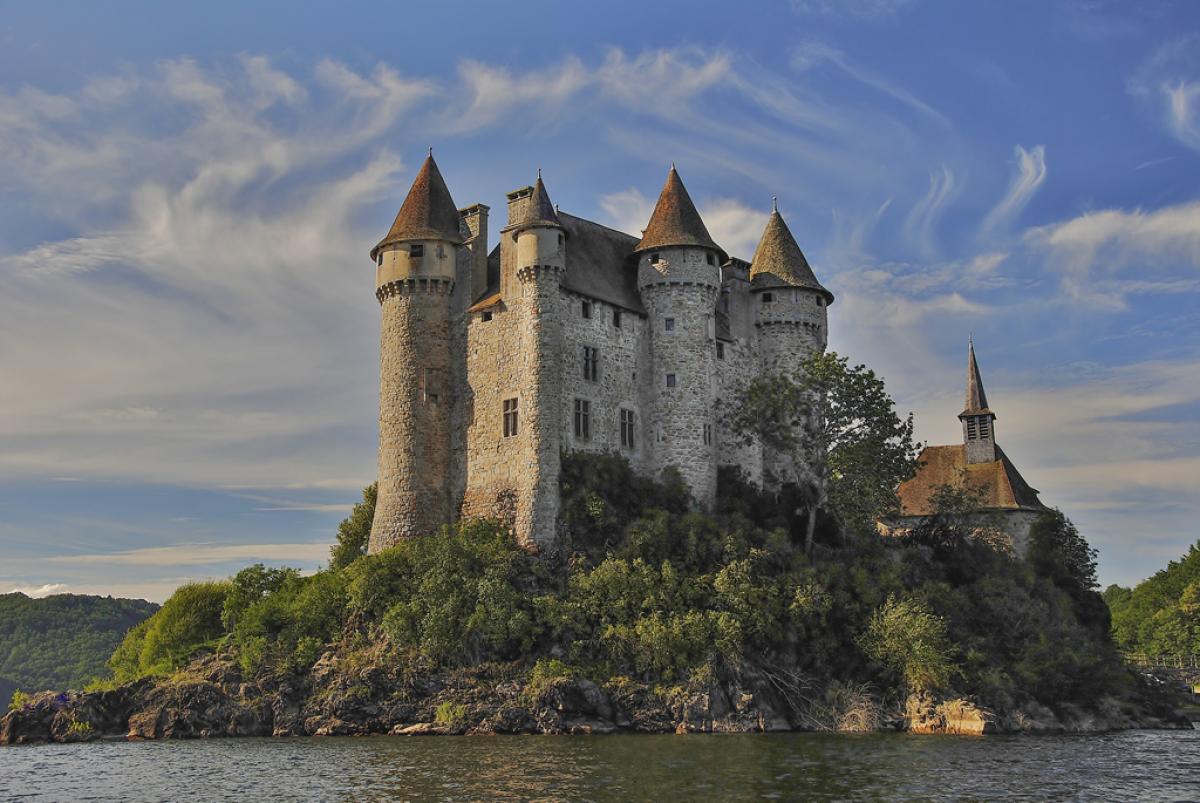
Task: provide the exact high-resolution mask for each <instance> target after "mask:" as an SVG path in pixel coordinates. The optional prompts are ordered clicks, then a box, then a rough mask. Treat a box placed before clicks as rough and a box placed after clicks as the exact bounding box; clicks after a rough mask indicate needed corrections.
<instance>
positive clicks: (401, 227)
mask: <svg viewBox="0 0 1200 803" xmlns="http://www.w3.org/2000/svg"><path fill="white" fill-rule="evenodd" d="M459 219H460V216H459V214H458V207H456V206H455V205H454V199H453V198H451V197H450V190H449V189H448V188H447V187H446V181H445V179H443V178H442V173H441V171H440V170H438V166H437V162H435V161H433V149H432V148H430V149H429V155H428V156H426V157H425V162H424V164H422V165H421V169H420V170H419V171H417V177H416V178H415V179H413V183H412V187H411V188H410V189H409V190H408V195H407V196H406V197H405V198H404V203H403V204H401V205H400V211H399V212H397V213H396V220H395V221H394V222H393V223H392V228H391V229H390V230H389V231H388V233H387V236H386V237H384V238H383V239H382V240H380V241H379V244H378V245H376V246H375V247H374V248H372V249H371V259H372V260H374V259H375V255H376V254H377V253H378V252H379V249H381V248H383V247H384V246H385V245H392V244H393V243H399V242H405V241H407V240H443V241H445V242H449V243H455V244H456V245H457V244H460V243H462V241H463V240H462V233H461V232H460V231H459Z"/></svg>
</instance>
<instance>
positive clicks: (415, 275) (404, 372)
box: [368, 151, 462, 553]
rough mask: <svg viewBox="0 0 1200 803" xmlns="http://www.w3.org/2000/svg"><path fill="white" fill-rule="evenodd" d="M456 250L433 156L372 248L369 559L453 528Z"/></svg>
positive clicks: (454, 217)
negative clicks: (374, 473) (375, 337)
mask: <svg viewBox="0 0 1200 803" xmlns="http://www.w3.org/2000/svg"><path fill="white" fill-rule="evenodd" d="M461 243H462V235H461V233H460V229H459V213H458V210H457V208H456V207H455V205H454V200H453V199H452V198H451V197H450V191H449V190H448V189H447V188H446V182H445V181H444V180H443V179H442V174H441V172H439V171H438V167H437V164H436V163H435V162H434V161H433V152H432V151H430V154H429V156H428V157H427V158H426V159H425V163H424V164H423V165H421V169H420V171H419V172H418V173H417V177H416V179H415V180H414V181H413V185H412V188H411V189H410V190H409V191H408V196H407V197H406V198H405V199H404V203H403V204H402V205H401V207H400V211H399V213H398V214H397V215H396V220H395V222H394V223H393V224H392V228H391V230H390V231H388V233H387V236H386V237H384V238H383V239H382V240H380V242H379V244H378V245H376V246H375V247H374V248H372V249H371V259H372V260H374V262H375V266H376V267H375V287H376V289H375V297H376V298H378V299H379V304H380V306H381V308H382V317H383V325H382V337H381V339H380V381H379V492H378V497H377V501H376V503H375V520H374V522H373V523H372V525H371V540H370V545H369V550H368V551H369V552H371V553H375V552H378V551H379V550H381V549H386V548H387V547H389V546H393V545H394V544H396V543H397V542H398V541H399V540H400V539H402V538H409V537H413V536H417V535H425V534H431V533H435V532H436V531H437V530H438V528H439V527H440V526H441V525H442V524H445V523H448V522H449V521H450V517H451V511H450V493H449V486H450V470H451V466H450V406H451V401H452V400H451V393H450V383H451V379H452V376H453V372H452V370H451V369H452V363H451V331H450V305H451V293H452V292H453V290H454V278H455V268H456V260H457V251H458V248H459V246H460V245H461Z"/></svg>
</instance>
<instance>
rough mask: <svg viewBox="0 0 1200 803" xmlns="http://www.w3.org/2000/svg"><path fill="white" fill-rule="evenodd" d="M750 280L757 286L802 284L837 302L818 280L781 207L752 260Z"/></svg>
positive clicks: (768, 225)
mask: <svg viewBox="0 0 1200 803" xmlns="http://www.w3.org/2000/svg"><path fill="white" fill-rule="evenodd" d="M750 281H751V282H753V284H754V286H755V287H802V288H804V289H807V290H815V291H817V292H818V293H821V294H822V295H824V296H825V301H826V303H833V293H831V292H829V291H828V290H826V289H825V288H824V287H822V286H821V283H820V282H818V281H817V277H816V275H815V274H814V273H813V271H812V268H811V267H809V265H808V260H807V259H805V257H804V252H803V251H801V250H800V246H799V245H798V244H797V243H796V238H795V237H793V236H792V232H791V230H790V229H788V226H787V223H785V222H784V220H783V215H781V214H779V210H778V209H774V210H772V211H771V216H770V217H769V218H768V219H767V227H766V228H765V229H764V230H763V235H762V239H761V240H759V241H758V248H756V249H754V257H753V258H752V259H751V260H750Z"/></svg>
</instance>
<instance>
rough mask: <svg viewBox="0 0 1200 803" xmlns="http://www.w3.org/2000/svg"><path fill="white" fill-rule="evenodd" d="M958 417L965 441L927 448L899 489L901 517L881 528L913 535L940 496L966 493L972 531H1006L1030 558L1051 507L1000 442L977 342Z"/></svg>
mask: <svg viewBox="0 0 1200 803" xmlns="http://www.w3.org/2000/svg"><path fill="white" fill-rule="evenodd" d="M958 419H959V421H960V422H961V423H962V443H955V444H950V445H946V446H926V447H925V449H924V450H923V451H922V452H921V455H920V457H919V458H918V460H919V463H920V467H919V468H918V469H917V474H916V476H914V477H913V478H912V479H910V480H908V481H907V482H903V483H901V484H900V487H899V488H898V489H897V491H896V494H897V496H899V498H900V515H899V516H895V517H892V518H889V519H888V520H887V521H884V522H881V523H880V529H881V531H883V532H885V533H888V534H893V535H899V534H902V533H906V532H910V531H911V530H912V529H913V528H914V527H916V526H918V525H919V524H920V523H921V522H922V521H924V520H925V518H926V517H927V516H931V515H933V514H934V513H937V512H938V511H937V504H936V495H937V494H938V493H939V492H940V491H942V490H943V489H950V490H954V491H960V492H963V493H964V494H965V496H966V498H967V499H969V500H970V501H971V502H972V503H973V506H974V507H975V509H974V510H973V511H972V512H971V513H969V514H968V515H967V522H966V523H967V526H968V527H970V528H971V529H972V530H974V531H975V532H981V531H991V532H999V533H1002V534H1003V535H1004V536H1005V537H1006V539H1007V540H1008V542H1009V544H1011V546H1012V548H1013V551H1014V552H1015V553H1016V554H1018V555H1021V556H1024V555H1025V552H1026V548H1027V547H1028V544H1029V530H1030V528H1031V527H1032V526H1033V523H1034V522H1035V521H1036V520H1037V519H1038V517H1039V516H1041V515H1042V514H1043V513H1045V512H1047V510H1048V508H1047V507H1046V506H1045V505H1043V504H1042V503H1041V501H1040V500H1039V499H1038V492H1037V489H1035V488H1033V487H1031V486H1030V485H1029V483H1027V482H1026V481H1025V478H1024V477H1022V476H1021V472H1019V471H1017V467H1016V466H1015V465H1013V462H1012V461H1011V460H1009V458H1008V455H1006V454H1005V453H1004V450H1003V449H1001V448H1000V446H999V444H997V443H996V414H995V413H994V412H992V409H991V408H990V407H988V400H987V394H986V393H984V390H983V379H982V378H981V377H980V375H979V363H978V361H977V360H976V359H975V344H974V343H973V342H968V344H967V394H966V402H965V404H964V405H963V411H962V412H961V413H959V414H958Z"/></svg>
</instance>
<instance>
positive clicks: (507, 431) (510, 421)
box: [504, 399, 517, 438]
mask: <svg viewBox="0 0 1200 803" xmlns="http://www.w3.org/2000/svg"><path fill="white" fill-rule="evenodd" d="M516 434H517V400H516V399H505V400H504V437H506V438H512V437H515V436H516Z"/></svg>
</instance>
